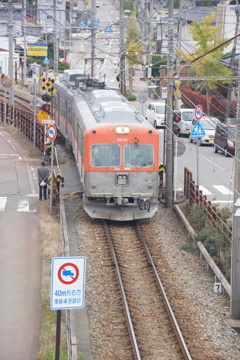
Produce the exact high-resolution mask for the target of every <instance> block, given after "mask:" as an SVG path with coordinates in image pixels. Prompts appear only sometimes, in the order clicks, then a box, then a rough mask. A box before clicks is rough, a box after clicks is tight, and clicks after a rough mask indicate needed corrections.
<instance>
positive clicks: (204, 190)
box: [199, 185, 212, 195]
mask: <svg viewBox="0 0 240 360" xmlns="http://www.w3.org/2000/svg"><path fill="white" fill-rule="evenodd" d="M199 190H201V191H202V194H203V195H212V193H211V192H210V191H208V190H207V189H206V188H205V187H204V186H202V185H200V186H199Z"/></svg>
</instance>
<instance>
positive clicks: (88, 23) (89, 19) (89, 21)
mask: <svg viewBox="0 0 240 360" xmlns="http://www.w3.org/2000/svg"><path fill="white" fill-rule="evenodd" d="M91 24H92V19H91V18H88V19H87V25H88V26H90V25H91Z"/></svg>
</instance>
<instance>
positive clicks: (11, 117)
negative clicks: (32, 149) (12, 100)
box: [0, 102, 44, 151]
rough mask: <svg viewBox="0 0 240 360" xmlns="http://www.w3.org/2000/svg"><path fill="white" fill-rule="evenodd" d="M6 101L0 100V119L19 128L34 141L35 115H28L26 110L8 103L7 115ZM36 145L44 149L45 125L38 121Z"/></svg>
mask: <svg viewBox="0 0 240 360" xmlns="http://www.w3.org/2000/svg"><path fill="white" fill-rule="evenodd" d="M4 114H5V106H4V102H0V121H2V123H4V119H6V124H8V125H12V126H14V127H16V128H18V129H19V130H20V131H21V132H22V133H23V134H24V135H25V136H26V137H27V138H28V139H29V140H31V141H32V142H33V141H34V121H33V116H31V115H27V114H26V112H24V110H20V109H17V108H14V107H13V106H11V105H9V104H6V116H4ZM35 141H36V142H35V144H36V147H38V148H39V149H40V150H41V151H43V150H44V126H42V125H41V124H39V123H38V122H36V139H35Z"/></svg>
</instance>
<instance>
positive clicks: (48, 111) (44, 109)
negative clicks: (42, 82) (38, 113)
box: [41, 104, 51, 114]
mask: <svg viewBox="0 0 240 360" xmlns="http://www.w3.org/2000/svg"><path fill="white" fill-rule="evenodd" d="M41 110H43V111H45V112H46V113H47V114H50V112H51V107H50V105H49V104H43V105H42V107H41Z"/></svg>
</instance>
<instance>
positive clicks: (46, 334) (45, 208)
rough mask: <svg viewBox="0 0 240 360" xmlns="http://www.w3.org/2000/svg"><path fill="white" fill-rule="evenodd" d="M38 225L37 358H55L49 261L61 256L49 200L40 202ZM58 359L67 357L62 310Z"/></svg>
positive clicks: (54, 314) (54, 317)
mask: <svg viewBox="0 0 240 360" xmlns="http://www.w3.org/2000/svg"><path fill="white" fill-rule="evenodd" d="M40 218H41V221H40V224H41V225H40V227H41V229H40V230H41V238H42V256H43V259H42V262H43V269H42V290H41V299H42V320H41V330H40V350H39V354H38V359H37V360H54V359H55V341H56V315H57V312H56V311H55V310H51V309H50V284H51V261H52V258H53V257H58V256H62V241H61V231H60V224H59V221H58V218H57V216H54V215H50V213H49V201H45V202H42V203H41V211H40ZM60 359H61V360H67V359H68V349H67V338H66V325H65V316H64V311H63V310H62V323H61V345H60Z"/></svg>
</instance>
